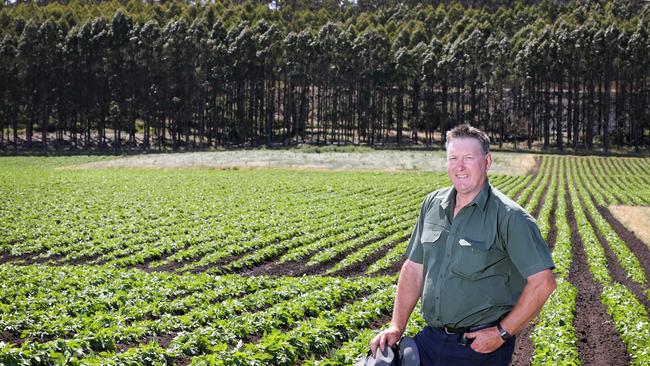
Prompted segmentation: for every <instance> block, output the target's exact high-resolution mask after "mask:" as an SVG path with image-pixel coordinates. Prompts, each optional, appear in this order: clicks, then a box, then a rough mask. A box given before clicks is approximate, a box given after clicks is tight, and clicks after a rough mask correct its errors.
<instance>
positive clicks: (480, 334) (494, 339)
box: [465, 327, 505, 353]
mask: <svg viewBox="0 0 650 366" xmlns="http://www.w3.org/2000/svg"><path fill="white" fill-rule="evenodd" d="M465 337H467V338H469V339H474V341H473V342H472V344H470V347H472V349H473V350H474V351H476V352H480V353H490V352H493V351H496V349H497V348H499V347H501V345H502V344H504V343H505V342H504V341H503V339H502V338H501V336H500V335H499V330H498V329H497V327H491V328H485V329H481V330H479V331H476V332H471V333H465Z"/></svg>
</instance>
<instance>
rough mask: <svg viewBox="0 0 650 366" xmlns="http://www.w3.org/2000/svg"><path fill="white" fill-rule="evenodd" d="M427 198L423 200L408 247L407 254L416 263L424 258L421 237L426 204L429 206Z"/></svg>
mask: <svg viewBox="0 0 650 366" xmlns="http://www.w3.org/2000/svg"><path fill="white" fill-rule="evenodd" d="M427 201H428V200H427V199H425V200H424V202H422V206H421V207H420V216H419V217H418V220H417V222H416V223H415V228H414V229H413V233H411V238H410V239H409V245H408V247H407V248H406V253H405V255H406V256H407V257H408V259H410V260H412V261H413V262H416V263H420V264H421V263H422V262H423V260H424V258H423V256H424V250H423V248H422V242H421V241H420V238H421V237H422V227H423V226H424V222H423V220H424V213H425V212H426V211H425V206H427Z"/></svg>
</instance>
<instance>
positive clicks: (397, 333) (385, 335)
mask: <svg viewBox="0 0 650 366" xmlns="http://www.w3.org/2000/svg"><path fill="white" fill-rule="evenodd" d="M403 333H404V332H403V331H402V330H401V329H399V328H397V327H394V326H391V327H390V328H388V329H386V330H382V331H381V332H379V334H377V335H376V336H375V338H373V339H372V341H370V351H371V352H372V357H375V356H376V353H377V348H379V349H380V350H381V351H382V352H384V349H385V348H386V345H388V346H389V347H392V346H393V345H395V343H397V341H399V339H400V338H401V337H402V334H403Z"/></svg>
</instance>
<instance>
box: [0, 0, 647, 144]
mask: <svg viewBox="0 0 650 366" xmlns="http://www.w3.org/2000/svg"><path fill="white" fill-rule="evenodd" d="M649 19H650V5H648V4H646V3H643V2H639V1H633V0H624V1H616V2H608V1H550V0H547V1H507V0H501V1H498V0H493V1H479V0H476V1H457V2H452V1H427V2H415V1H403V2H399V3H398V2H391V1H361V0H359V1H354V2H352V1H349V2H339V1H328V0H320V1H314V0H312V1H306V0H304V1H297V0H294V1H250V0H249V1H234V0H232V1H229V0H226V1H216V2H208V3H204V2H196V3H195V2H179V1H161V2H142V1H139V0H130V1H102V2H97V1H89V0H72V1H62V2H50V1H36V2H22V1H20V2H19V1H17V2H5V3H4V5H0V105H1V106H0V149H2V150H5V151H9V152H18V151H20V150H21V149H25V148H26V149H32V150H33V149H41V148H42V149H44V150H47V149H69V150H82V149H115V150H121V149H157V150H164V149H188V148H192V149H195V148H210V147H214V146H223V145H232V144H234V145H259V144H269V145H275V144H294V143H301V142H310V143H336V144H348V143H354V144H358V143H362V144H371V145H386V144H429V145H432V144H437V143H438V144H439V143H444V134H445V132H446V131H447V130H449V129H450V128H451V127H453V126H455V125H457V124H460V123H471V124H472V125H476V126H479V127H481V128H483V129H485V130H487V131H488V132H489V133H490V135H491V137H492V138H493V140H494V141H496V142H497V143H499V144H502V143H514V144H515V147H517V146H518V144H523V146H528V147H530V146H532V145H533V144H536V143H539V144H540V145H541V146H542V147H543V148H544V149H550V148H554V149H559V150H564V149H566V148H567V147H568V148H571V149H587V150H593V149H602V150H604V151H607V150H609V149H610V148H611V147H612V146H615V147H623V146H629V147H632V148H633V149H635V150H636V151H637V152H638V151H640V150H641V149H647V148H648V147H649V146H650V136H649V134H650V107H649V105H650V93H649V91H650V88H649V85H648V70H650V37H649V35H648V21H649Z"/></svg>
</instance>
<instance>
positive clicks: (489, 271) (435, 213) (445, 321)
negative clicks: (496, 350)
mask: <svg viewBox="0 0 650 366" xmlns="http://www.w3.org/2000/svg"><path fill="white" fill-rule="evenodd" d="M455 201H456V189H455V188H453V187H449V188H445V189H441V190H438V191H435V192H433V193H430V194H429V195H428V196H427V197H426V198H425V200H424V203H423V204H422V209H421V211H420V217H419V218H418V221H417V223H416V225H415V230H414V231H413V234H412V235H411V239H410V241H409V246H408V249H407V250H406V255H407V256H408V258H409V259H410V260H412V261H414V262H417V263H421V264H423V273H424V274H423V276H424V278H423V285H422V292H421V298H422V313H423V316H424V319H425V320H426V322H427V324H429V325H430V326H432V327H442V326H449V327H467V326H472V325H478V324H485V323H488V322H491V321H494V320H497V319H499V317H501V315H503V314H505V313H506V312H508V311H510V310H511V309H512V308H513V307H514V305H515V303H516V302H517V299H518V298H519V295H520V294H521V292H522V290H523V288H524V286H525V285H526V278H527V277H528V276H530V275H533V274H535V273H538V272H540V271H543V270H545V269H549V268H550V269H552V268H554V267H555V266H554V264H553V259H552V258H551V254H550V252H549V249H548V245H546V242H545V241H544V239H543V238H542V235H541V234H540V232H539V228H538V227H537V223H536V222H535V219H533V217H532V216H530V214H528V213H527V212H526V211H525V210H524V209H523V208H521V206H519V205H518V204H517V203H515V202H514V201H512V200H511V199H509V198H508V197H506V196H505V195H504V194H503V193H501V192H499V191H498V190H497V189H495V188H493V187H492V186H491V185H490V184H489V182H487V181H486V182H485V185H484V186H483V188H482V189H481V192H480V193H479V194H478V195H477V196H476V198H474V200H473V201H472V202H470V203H469V204H467V206H465V207H463V208H462V209H461V210H460V212H458V214H457V215H456V217H453V212H454V204H455Z"/></svg>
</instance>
